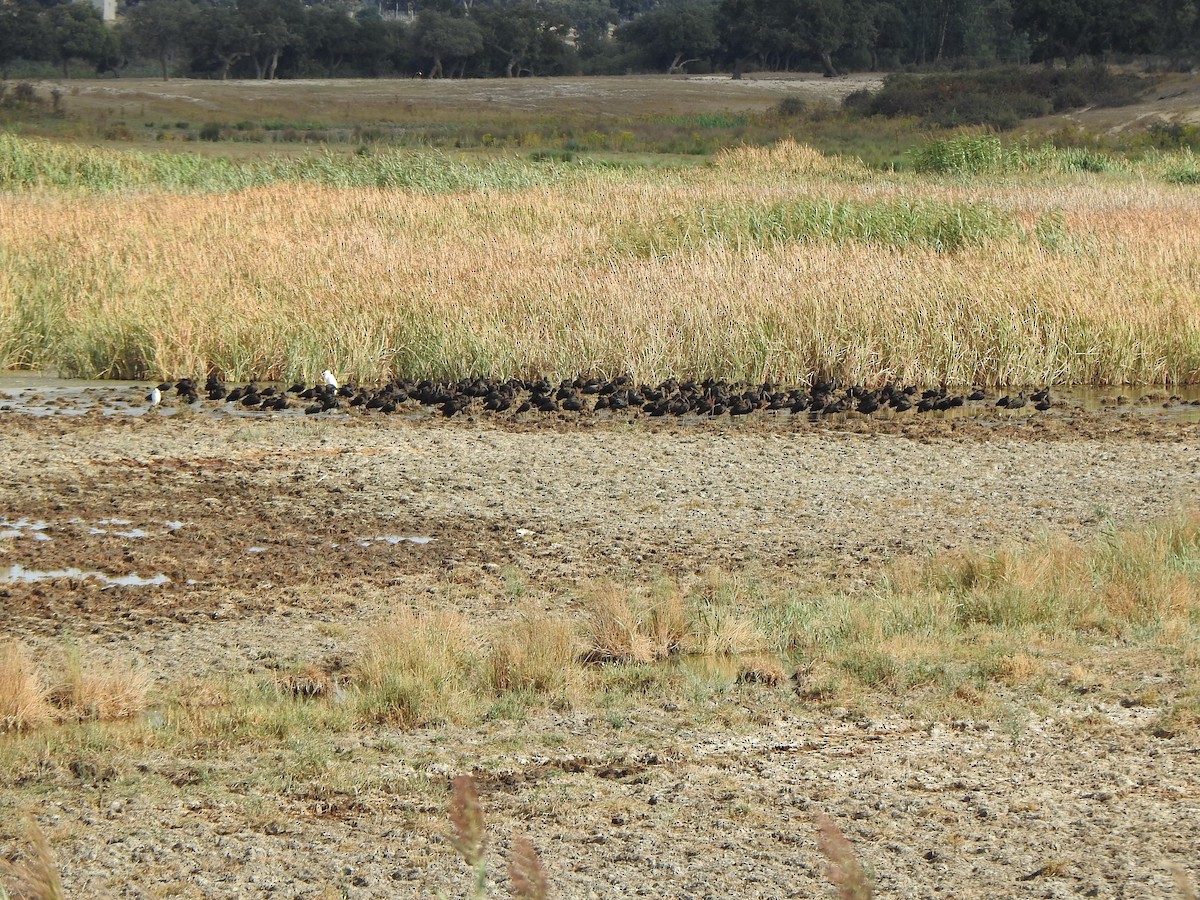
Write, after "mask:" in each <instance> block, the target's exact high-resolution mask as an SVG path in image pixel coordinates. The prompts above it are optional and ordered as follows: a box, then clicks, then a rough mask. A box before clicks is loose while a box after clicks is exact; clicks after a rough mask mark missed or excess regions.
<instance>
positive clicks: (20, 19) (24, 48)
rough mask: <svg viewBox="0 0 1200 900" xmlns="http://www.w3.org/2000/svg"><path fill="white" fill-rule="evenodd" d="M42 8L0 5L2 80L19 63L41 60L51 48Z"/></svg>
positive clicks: (24, 0)
mask: <svg viewBox="0 0 1200 900" xmlns="http://www.w3.org/2000/svg"><path fill="white" fill-rule="evenodd" d="M39 12H40V7H39V6H38V5H37V4H36V3H34V2H33V0H17V2H11V3H0V80H4V79H7V78H8V69H9V66H11V65H12V64H13V63H14V62H15V61H16V60H18V59H38V58H39V57H42V56H45V55H46V49H47V45H48V44H49V39H48V35H47V33H46V29H45V27H44V22H43V21H42V18H41V17H40V16H39V15H38V13H39Z"/></svg>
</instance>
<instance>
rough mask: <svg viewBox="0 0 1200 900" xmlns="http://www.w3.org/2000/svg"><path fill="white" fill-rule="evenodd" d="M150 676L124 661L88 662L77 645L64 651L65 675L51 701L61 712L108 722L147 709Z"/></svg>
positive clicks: (52, 691) (51, 693) (78, 717)
mask: <svg viewBox="0 0 1200 900" xmlns="http://www.w3.org/2000/svg"><path fill="white" fill-rule="evenodd" d="M149 690H150V678H149V676H148V675H147V674H146V673H145V672H144V671H142V670H140V669H137V668H134V667H132V666H130V665H128V664H126V663H123V662H116V661H109V662H107V663H98V662H96V661H94V660H89V661H87V662H86V664H85V661H84V659H83V655H82V653H81V652H80V651H79V649H78V648H71V649H69V650H67V651H66V652H65V653H64V654H63V664H62V675H61V677H60V679H59V681H58V683H57V684H56V685H55V686H54V687H53V688H52V689H51V690H50V694H49V698H50V701H51V702H52V703H53V704H54V705H55V706H56V707H58V708H59V709H60V710H61V711H62V713H61V714H62V715H67V716H71V717H73V718H77V719H81V720H82V719H87V720H95V721H100V722H107V721H111V720H114V719H127V718H130V717H132V716H136V715H138V714H140V713H142V712H143V711H144V710H145V709H146V703H147V694H148V693H149Z"/></svg>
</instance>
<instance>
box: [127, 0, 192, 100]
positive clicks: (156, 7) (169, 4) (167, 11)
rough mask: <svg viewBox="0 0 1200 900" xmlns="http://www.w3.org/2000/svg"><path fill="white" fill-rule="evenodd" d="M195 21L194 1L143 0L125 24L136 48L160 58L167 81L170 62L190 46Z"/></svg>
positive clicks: (160, 64)
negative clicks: (188, 44)
mask: <svg viewBox="0 0 1200 900" xmlns="http://www.w3.org/2000/svg"><path fill="white" fill-rule="evenodd" d="M196 20H197V10H196V7H195V6H194V5H193V4H192V2H191V0H142V2H141V3H139V4H138V5H137V6H135V7H133V9H131V10H130V11H129V14H128V15H127V16H126V17H125V27H126V29H127V30H128V33H129V37H130V39H131V41H132V42H133V47H134V49H135V50H137V51H138V52H139V53H143V54H145V55H146V56H150V57H152V58H154V59H156V60H158V64H159V67H160V69H161V70H162V77H163V81H167V80H168V79H169V77H170V75H169V73H168V71H167V63H168V62H170V61H171V60H173V59H174V58H175V57H176V55H177V54H178V53H179V52H180V51H181V50H182V49H183V48H184V47H185V46H187V43H188V41H189V39H190V38H191V36H192V32H193V29H194V27H195V23H196Z"/></svg>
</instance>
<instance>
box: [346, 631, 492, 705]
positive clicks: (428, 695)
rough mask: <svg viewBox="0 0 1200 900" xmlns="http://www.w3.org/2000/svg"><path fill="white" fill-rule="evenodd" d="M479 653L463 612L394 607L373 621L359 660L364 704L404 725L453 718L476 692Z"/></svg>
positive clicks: (359, 677)
mask: <svg viewBox="0 0 1200 900" xmlns="http://www.w3.org/2000/svg"><path fill="white" fill-rule="evenodd" d="M479 656H480V650H479V645H478V641H477V639H476V637H475V635H474V634H473V633H472V631H471V629H470V627H469V625H468V623H467V620H466V619H465V618H464V617H463V616H461V615H458V614H457V613H453V612H430V613H418V612H415V611H414V610H411V609H402V610H400V611H398V612H395V613H393V614H392V615H391V616H390V617H389V618H387V619H385V620H384V621H382V622H380V623H377V624H374V625H372V627H371V629H370V631H369V633H368V635H367V642H366V646H365V648H364V649H363V652H362V655H361V657H360V658H359V660H358V664H357V670H356V683H357V686H358V688H359V690H360V692H361V696H360V706H361V709H362V710H363V712H364V713H365V714H366V715H367V716H368V717H369V718H372V719H375V720H378V721H394V722H397V723H398V724H400V725H402V726H404V727H412V726H416V725H425V724H431V723H436V722H443V721H449V720H454V719H455V718H458V717H459V716H461V715H463V714H464V713H465V712H466V710H467V708H468V707H469V706H471V704H472V703H473V702H474V698H475V697H476V696H477V692H476V691H475V690H474V688H475V687H477V685H476V684H475V683H474V682H475V681H476V677H475V676H476V673H477V672H478V671H479Z"/></svg>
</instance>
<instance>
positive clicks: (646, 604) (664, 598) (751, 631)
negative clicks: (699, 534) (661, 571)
mask: <svg viewBox="0 0 1200 900" xmlns="http://www.w3.org/2000/svg"><path fill="white" fill-rule="evenodd" d="M736 585H737V582H736V581H734V580H733V579H729V578H727V577H726V576H722V575H720V574H716V573H710V574H709V575H707V576H706V580H705V581H704V582H703V583H702V584H701V585H700V586H699V588H698V589H697V590H696V591H695V592H694V593H693V594H691V595H688V596H686V597H685V595H684V593H683V591H682V590H681V589H680V588H679V587H678V586H677V585H673V584H670V583H660V584H658V585H656V586H655V587H654V588H653V589H652V590H651V591H645V590H643V589H640V588H638V587H636V586H629V585H621V584H614V583H608V584H603V585H600V586H598V587H596V588H595V589H594V590H593V592H592V594H591V596H590V597H589V599H588V619H587V623H586V640H587V651H586V653H585V658H586V659H587V660H588V661H590V662H625V663H647V662H653V661H656V660H662V659H666V658H668V657H671V656H676V655H679V654H700V655H706V656H722V655H734V654H742V653H751V652H754V651H759V650H763V649H765V647H766V645H767V642H766V641H765V640H764V638H763V637H762V635H761V634H760V633H759V631H758V630H757V628H756V627H755V625H754V624H753V622H752V621H751V619H750V618H749V614H750V611H751V610H750V607H749V605H748V601H747V598H745V597H743V596H741V595H740V593H739V592H738V588H737V587H736Z"/></svg>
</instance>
